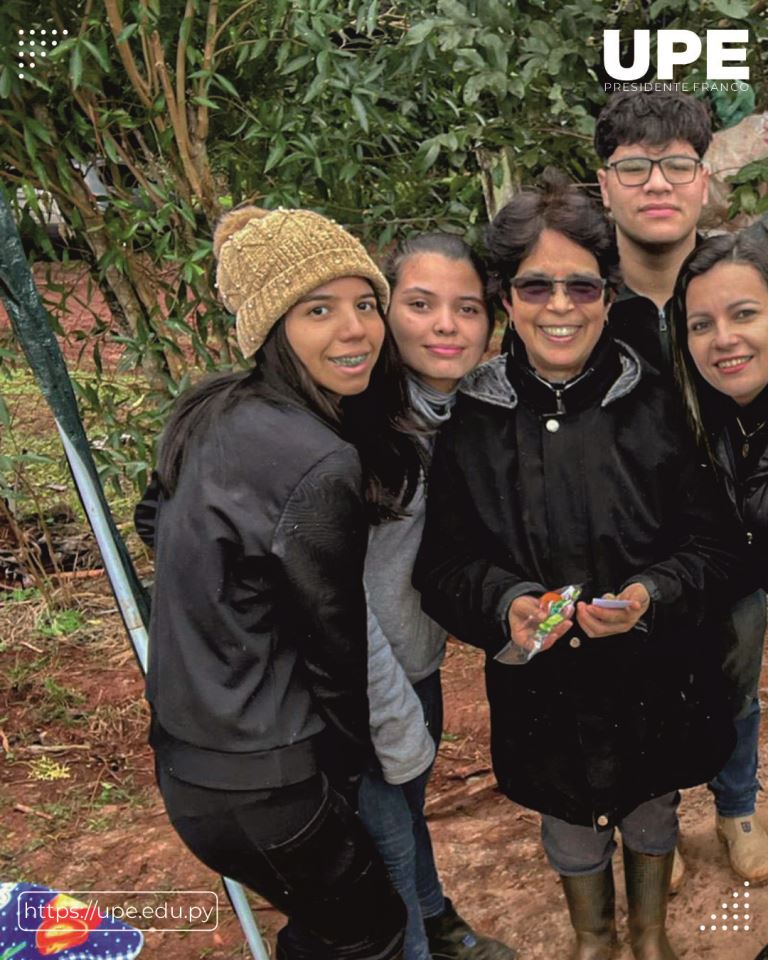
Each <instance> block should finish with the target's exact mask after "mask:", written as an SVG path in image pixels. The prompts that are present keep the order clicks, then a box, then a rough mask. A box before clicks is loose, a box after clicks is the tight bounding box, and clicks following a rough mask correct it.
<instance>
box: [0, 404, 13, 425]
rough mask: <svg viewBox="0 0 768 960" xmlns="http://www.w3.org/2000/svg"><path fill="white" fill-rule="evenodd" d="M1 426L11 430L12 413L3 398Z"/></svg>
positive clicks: (0, 412) (0, 405)
mask: <svg viewBox="0 0 768 960" xmlns="http://www.w3.org/2000/svg"><path fill="white" fill-rule="evenodd" d="M0 426H3V427H6V428H7V429H8V430H10V429H11V411H10V410H9V409H8V404H7V403H6V402H5V400H4V399H3V398H2V397H0Z"/></svg>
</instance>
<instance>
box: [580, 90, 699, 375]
mask: <svg viewBox="0 0 768 960" xmlns="http://www.w3.org/2000/svg"><path fill="white" fill-rule="evenodd" d="M711 139H712V126H711V121H710V117H709V112H708V110H707V108H706V106H705V105H704V103H702V101H700V100H697V99H696V98H695V97H693V96H690V95H689V94H684V93H677V92H675V91H663V92H662V91H659V92H656V91H648V92H638V93H618V94H616V95H614V96H613V97H611V99H610V100H609V101H608V103H607V105H606V106H605V107H604V108H603V110H602V112H601V113H600V116H599V117H598V120H597V126H596V129H595V150H596V152H597V155H598V157H599V158H600V160H601V161H602V163H603V166H602V168H601V169H599V170H598V171H597V177H598V181H599V183H600V192H601V193H602V197H603V204H604V206H605V207H606V209H607V210H608V211H609V212H610V214H611V216H612V218H613V220H614V222H615V224H616V240H617V243H618V247H619V257H620V262H621V270H622V274H623V275H624V284H625V285H624V288H623V289H622V290H621V291H620V293H619V296H618V298H617V300H616V303H615V304H614V307H613V309H612V311H611V329H612V332H613V335H614V336H616V337H618V338H619V339H621V340H625V341H626V342H627V343H629V344H630V346H634V347H635V348H636V349H637V350H638V351H639V352H640V353H641V354H642V355H643V356H644V357H645V358H646V359H647V360H649V361H650V362H651V363H652V364H653V365H654V366H656V367H657V368H658V367H663V368H668V367H669V364H670V363H671V352H670V349H669V323H668V313H669V306H670V298H671V297H672V290H673V287H674V285H675V278H676V277H677V273H678V271H679V269H680V266H681V264H682V262H683V260H685V258H686V257H687V256H688V254H689V253H690V252H691V250H693V248H694V246H695V245H696V225H697V223H698V220H699V216H700V214H701V209H702V207H703V205H704V204H705V203H706V200H707V187H708V180H709V173H708V171H707V170H706V169H705V168H704V166H703V164H702V159H701V158H702V157H703V156H704V153H705V152H706V149H707V147H708V146H709V143H710V140H711Z"/></svg>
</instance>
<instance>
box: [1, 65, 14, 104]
mask: <svg viewBox="0 0 768 960" xmlns="http://www.w3.org/2000/svg"><path fill="white" fill-rule="evenodd" d="M12 83H13V77H12V75H11V71H10V70H9V69H8V67H3V68H2V69H0V100H5V98H6V97H7V96H8V94H9V93H10V92H11V84H12Z"/></svg>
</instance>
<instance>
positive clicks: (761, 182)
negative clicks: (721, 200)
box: [728, 157, 768, 217]
mask: <svg viewBox="0 0 768 960" xmlns="http://www.w3.org/2000/svg"><path fill="white" fill-rule="evenodd" d="M766 181H768V157H767V158H764V159H763V160H755V161H754V162H753V163H748V164H747V165H746V166H745V167H742V168H741V170H739V172H738V173H736V174H734V175H733V176H732V177H728V183H730V184H731V185H732V186H733V191H732V193H731V207H730V210H729V211H728V215H729V216H731V217H733V216H735V215H736V214H737V213H747V214H749V215H750V216H756V215H758V214H762V213H766V212H768V195H766V193H765V184H766Z"/></svg>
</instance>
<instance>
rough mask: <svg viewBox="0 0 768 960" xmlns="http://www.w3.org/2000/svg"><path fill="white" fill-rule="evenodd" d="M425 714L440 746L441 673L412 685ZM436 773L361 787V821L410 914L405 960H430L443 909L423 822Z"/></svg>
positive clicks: (378, 779)
mask: <svg viewBox="0 0 768 960" xmlns="http://www.w3.org/2000/svg"><path fill="white" fill-rule="evenodd" d="M413 689H414V690H415V691H416V693H417V694H418V697H419V699H420V700H421V704H422V707H423V708H424V719H425V721H426V724H427V727H428V728H429V732H430V733H431V735H432V738H433V739H434V741H435V745H439V743H440V737H441V736H442V732H443V695H442V689H441V686H440V671H439V670H436V671H435V672H434V673H433V674H431V675H430V676H429V677H425V678H424V680H421V681H419V682H418V683H416V684H414V687H413ZM431 772H432V767H429V769H428V770H425V771H424V773H422V774H420V775H419V776H418V777H416V778H415V779H413V780H409V781H408V782H407V783H403V784H398V785H394V784H391V783H387V782H386V780H384V778H383V777H382V776H381V775H380V774H379V775H376V774H373V773H366V774H365V775H364V776H363V780H362V783H361V784H360V794H359V809H360V819H361V820H362V821H363V823H364V824H365V826H366V827H367V828H368V831H369V833H370V834H371V836H372V837H373V839H374V842H375V843H376V846H377V847H378V849H379V853H380V854H381V856H382V857H383V858H384V863H385V864H386V867H387V870H388V871H389V875H390V877H391V878H392V882H393V883H394V885H395V889H396V890H397V892H398V893H399V894H400V896H401V897H402V898H403V901H404V903H405V906H406V909H407V911H408V924H407V927H406V933H405V952H404V957H405V960H429V957H430V953H429V944H428V942H427V934H426V932H425V930H424V919H423V918H424V917H434V916H437V915H438V914H440V913H442V912H443V910H444V907H445V899H444V897H443V890H442V887H441V886H440V880H439V878H438V876H437V868H436V867H435V857H434V854H433V852H432V841H431V839H430V836H429V828H428V827H427V821H426V819H425V817H424V796H425V793H426V789H427V782H428V780H429V776H430V774H431Z"/></svg>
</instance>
